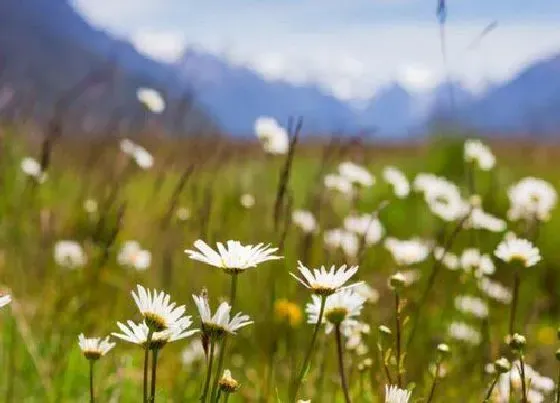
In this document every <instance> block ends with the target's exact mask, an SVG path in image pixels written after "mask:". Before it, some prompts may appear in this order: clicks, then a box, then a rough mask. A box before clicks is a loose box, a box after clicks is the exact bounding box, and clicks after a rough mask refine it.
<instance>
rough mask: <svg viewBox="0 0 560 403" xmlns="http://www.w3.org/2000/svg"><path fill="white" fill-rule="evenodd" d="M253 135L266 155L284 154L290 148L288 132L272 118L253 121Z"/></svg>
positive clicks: (264, 117)
mask: <svg viewBox="0 0 560 403" xmlns="http://www.w3.org/2000/svg"><path fill="white" fill-rule="evenodd" d="M255 134H256V135H257V137H258V139H259V141H260V142H261V144H262V146H263V149H264V151H265V152H266V153H268V154H272V155H282V154H286V153H287V152H288V150H289V148H290V138H289V136H288V132H287V131H286V129H284V128H283V127H282V126H280V125H279V124H278V122H277V121H276V119H274V118H271V117H266V116H263V117H260V118H258V119H257V120H256V121H255Z"/></svg>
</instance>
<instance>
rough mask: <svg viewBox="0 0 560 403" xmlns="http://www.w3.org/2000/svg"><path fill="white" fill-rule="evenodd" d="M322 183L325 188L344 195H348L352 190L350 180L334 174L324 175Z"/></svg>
mask: <svg viewBox="0 0 560 403" xmlns="http://www.w3.org/2000/svg"><path fill="white" fill-rule="evenodd" d="M323 184H324V185H325V187H326V188H327V189H331V190H336V191H337V192H340V193H342V194H344V195H347V196H350V195H351V194H352V192H353V189H352V182H350V181H349V180H348V179H347V178H345V177H342V176H340V175H336V174H328V175H325V178H324V179H323Z"/></svg>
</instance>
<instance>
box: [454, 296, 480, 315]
mask: <svg viewBox="0 0 560 403" xmlns="http://www.w3.org/2000/svg"><path fill="white" fill-rule="evenodd" d="M455 308H457V309H458V310H459V311H461V312H463V313H467V314H470V315H473V316H476V317H477V318H486V317H488V305H486V303H485V302H484V301H483V300H481V299H480V298H477V297H472V296H470V295H463V296H458V297H455Z"/></svg>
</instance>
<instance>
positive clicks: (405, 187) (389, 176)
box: [383, 166, 410, 199]
mask: <svg viewBox="0 0 560 403" xmlns="http://www.w3.org/2000/svg"><path fill="white" fill-rule="evenodd" d="M383 179H384V180H385V182H387V183H389V184H390V185H391V186H392V187H393V192H394V193H395V196H397V197H398V198H401V199H404V198H405V197H407V196H408V195H409V193H410V184H409V183H408V179H407V178H406V176H405V174H404V173H402V172H401V171H400V170H399V169H398V168H396V167H393V166H387V167H385V168H384V169H383Z"/></svg>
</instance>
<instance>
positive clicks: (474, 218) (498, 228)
mask: <svg viewBox="0 0 560 403" xmlns="http://www.w3.org/2000/svg"><path fill="white" fill-rule="evenodd" d="M465 227H466V228H473V229H483V230H487V231H490V232H503V231H505V230H506V229H507V224H506V222H505V221H504V220H502V219H500V218H498V217H495V216H493V215H492V214H489V213H486V212H485V211H483V210H482V209H481V208H479V207H477V208H474V209H473V210H472V211H471V213H470V215H469V218H468V219H467V221H466V222H465Z"/></svg>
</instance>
